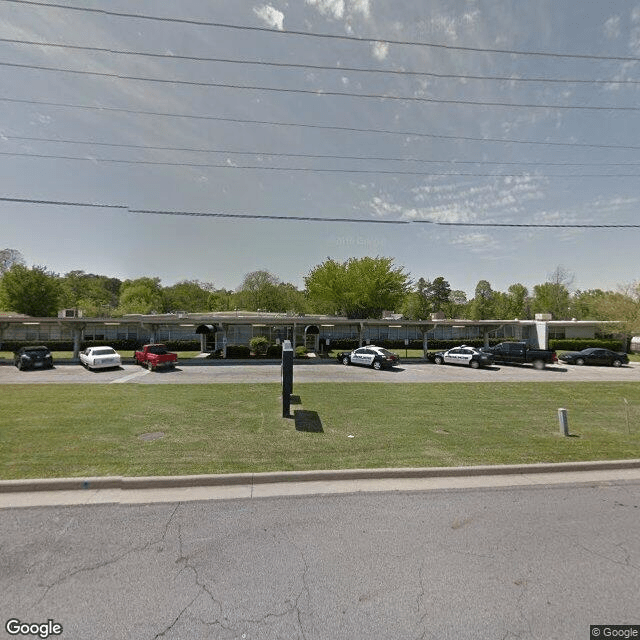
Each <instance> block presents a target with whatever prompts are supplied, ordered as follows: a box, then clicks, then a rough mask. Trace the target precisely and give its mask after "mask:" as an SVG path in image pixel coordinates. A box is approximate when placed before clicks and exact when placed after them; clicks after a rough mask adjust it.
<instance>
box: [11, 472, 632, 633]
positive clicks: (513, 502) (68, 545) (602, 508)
mask: <svg viewBox="0 0 640 640" xmlns="http://www.w3.org/2000/svg"><path fill="white" fill-rule="evenodd" d="M639 516H640V482H638V481H627V482H622V481H621V482H604V483H598V484H593V485H591V486H584V485H563V486H555V487H551V486H539V487H510V488H484V489H467V490H435V491H416V492H408V493H402V492H394V493H375V494H368V493H366V494H347V495H344V494H343V495H330V496H304V497H281V498H262V499H253V500H219V501H204V502H184V503H166V504H143V505H118V506H113V505H100V506H81V507H55V508H51V507H47V508H44V507H41V508H23V509H5V510H3V511H2V518H0V541H1V543H2V554H1V556H0V587H1V588H0V594H1V595H0V611H1V612H2V616H3V620H2V625H3V630H2V631H0V634H2V633H3V632H4V624H5V621H6V620H8V619H10V618H17V619H19V620H21V621H23V622H45V621H47V620H48V619H51V620H53V621H54V622H56V623H59V624H61V625H62V627H63V633H62V635H61V636H57V637H60V638H62V639H63V640H84V639H86V638H91V639H92V640H102V639H104V640H116V639H117V640H152V639H154V640H155V639H159V638H163V639H164V640H200V639H203V640H204V639H205V638H206V639H218V638H220V639H222V638H224V639H231V638H234V639H242V640H258V639H259V640H263V639H264V640H271V639H273V640H275V639H276V638H282V639H286V640H296V639H305V640H333V639H336V640H343V639H345V638H349V639H350V640H360V639H362V640H372V639H376V640H386V639H389V640H404V639H407V640H414V639H417V638H422V639H425V640H428V639H431V640H448V639H451V640H478V639H479V638H481V639H494V638H497V639H503V640H507V639H509V640H515V639H522V640H525V639H526V640H553V639H556V640H588V638H589V637H590V636H589V625H590V624H631V623H633V624H640V608H639V606H638V604H639V600H638V593H639V592H640V536H638V522H639V520H640V518H639ZM4 633H5V635H1V637H3V638H4V637H11V636H9V635H8V634H6V632H4ZM13 637H15V636H13ZM52 637H53V636H52Z"/></svg>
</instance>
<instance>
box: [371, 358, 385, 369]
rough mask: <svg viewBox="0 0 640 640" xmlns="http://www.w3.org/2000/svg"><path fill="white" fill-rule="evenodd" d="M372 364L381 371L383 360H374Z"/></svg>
mask: <svg viewBox="0 0 640 640" xmlns="http://www.w3.org/2000/svg"><path fill="white" fill-rule="evenodd" d="M371 366H372V367H373V368H374V369H375V370H376V371H380V369H382V362H380V360H374V361H373V362H372V363H371Z"/></svg>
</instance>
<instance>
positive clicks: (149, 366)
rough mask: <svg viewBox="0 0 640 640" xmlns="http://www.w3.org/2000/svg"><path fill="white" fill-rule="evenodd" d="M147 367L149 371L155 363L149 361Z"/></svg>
mask: <svg viewBox="0 0 640 640" xmlns="http://www.w3.org/2000/svg"><path fill="white" fill-rule="evenodd" d="M147 369H149V371H153V365H152V364H151V362H147Z"/></svg>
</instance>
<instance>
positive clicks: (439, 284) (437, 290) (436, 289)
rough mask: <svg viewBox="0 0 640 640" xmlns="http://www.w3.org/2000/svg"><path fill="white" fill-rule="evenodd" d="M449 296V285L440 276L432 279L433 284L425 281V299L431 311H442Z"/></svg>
mask: <svg viewBox="0 0 640 640" xmlns="http://www.w3.org/2000/svg"><path fill="white" fill-rule="evenodd" d="M450 295H451V285H450V284H449V283H448V282H447V281H446V280H445V279H444V278H443V277H442V276H438V277H437V278H434V280H433V282H429V281H428V280H427V286H426V289H425V297H426V299H427V300H428V301H429V303H430V305H431V309H432V310H433V311H443V310H444V306H445V305H446V304H447V303H448V302H449V296H450Z"/></svg>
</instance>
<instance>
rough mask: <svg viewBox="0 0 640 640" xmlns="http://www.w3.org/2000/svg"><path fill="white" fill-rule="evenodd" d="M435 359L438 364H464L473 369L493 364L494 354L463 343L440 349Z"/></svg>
mask: <svg viewBox="0 0 640 640" xmlns="http://www.w3.org/2000/svg"><path fill="white" fill-rule="evenodd" d="M433 361H434V362H435V363H436V364H463V365H466V366H468V367H471V368H472V369H479V368H480V367H488V366H490V365H491V364H493V356H492V355H491V354H490V353H484V352H483V351H480V350H478V349H476V348H475V347H468V346H467V345H466V344H463V345H462V346H461V347H455V348H453V349H449V350H448V351H439V352H438V353H436V354H435V355H434V356H433Z"/></svg>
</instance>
